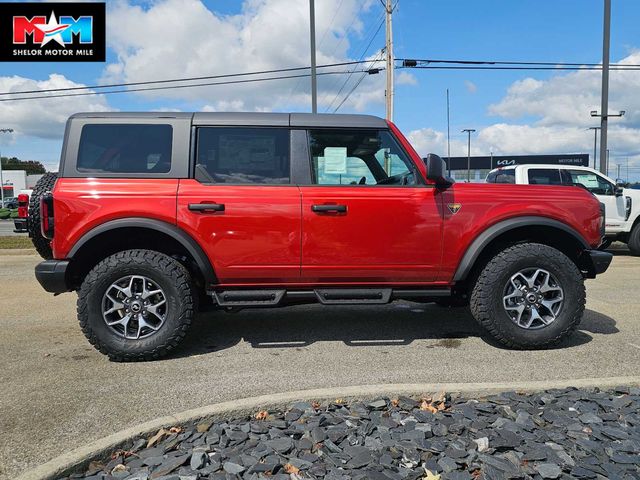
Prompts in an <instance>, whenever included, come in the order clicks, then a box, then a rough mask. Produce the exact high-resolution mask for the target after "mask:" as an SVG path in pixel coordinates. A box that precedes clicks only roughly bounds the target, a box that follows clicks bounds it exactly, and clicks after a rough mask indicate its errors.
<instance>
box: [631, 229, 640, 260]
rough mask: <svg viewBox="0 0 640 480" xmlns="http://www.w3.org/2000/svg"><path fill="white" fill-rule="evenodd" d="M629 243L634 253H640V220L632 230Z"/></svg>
mask: <svg viewBox="0 0 640 480" xmlns="http://www.w3.org/2000/svg"><path fill="white" fill-rule="evenodd" d="M628 245H629V250H631V253H632V254H633V255H640V222H639V223H636V226H635V227H633V230H631V233H630V234H629V243H628Z"/></svg>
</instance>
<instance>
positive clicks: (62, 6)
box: [0, 2, 105, 62]
mask: <svg viewBox="0 0 640 480" xmlns="http://www.w3.org/2000/svg"><path fill="white" fill-rule="evenodd" d="M0 61H3V62H57V61H67V62H104V61H105V4H104V3H97V2H90V3H50V2H45V3H7V2H0Z"/></svg>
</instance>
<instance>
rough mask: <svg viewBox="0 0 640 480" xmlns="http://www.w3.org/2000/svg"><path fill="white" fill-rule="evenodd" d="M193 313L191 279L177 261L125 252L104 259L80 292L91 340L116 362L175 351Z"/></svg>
mask: <svg viewBox="0 0 640 480" xmlns="http://www.w3.org/2000/svg"><path fill="white" fill-rule="evenodd" d="M193 316H194V301H193V294H192V286H191V278H190V276H189V272H188V271H187V269H186V268H185V267H184V266H183V265H182V264H180V262H178V261H177V260H175V259H173V258H171V257H169V256H167V255H165V254H163V253H159V252H155V251H151V250H126V251H123V252H118V253H116V254H114V255H111V256H110V257H107V258H105V259H104V260H102V261H101V262H100V263H98V265H96V266H95V267H94V268H93V269H92V270H91V272H89V274H88V275H87V277H86V278H85V280H84V282H83V283H82V286H81V288H80V290H79V292H78V320H79V321H80V326H81V328H82V331H83V333H84V334H85V336H86V337H87V339H88V340H89V342H90V343H91V344H92V345H93V346H94V347H95V348H96V349H97V350H99V351H100V352H102V353H104V354H105V355H108V356H109V358H110V359H111V360H114V361H140V360H152V359H157V358H160V357H162V356H164V355H166V354H167V353H168V352H169V351H171V350H172V349H174V348H175V347H176V346H177V345H178V344H179V343H180V341H181V340H182V339H183V338H184V336H185V335H186V333H187V329H188V328H189V326H190V325H191V321H192V319H193Z"/></svg>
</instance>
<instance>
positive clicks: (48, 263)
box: [36, 260, 69, 293]
mask: <svg viewBox="0 0 640 480" xmlns="http://www.w3.org/2000/svg"><path fill="white" fill-rule="evenodd" d="M68 266H69V261H68V260H45V261H44V262H40V263H39V264H38V265H36V279H37V280H38V282H40V285H42V288H44V289H45V290H46V291H47V292H51V293H64V292H68V291H69V287H68V286H67V267H68Z"/></svg>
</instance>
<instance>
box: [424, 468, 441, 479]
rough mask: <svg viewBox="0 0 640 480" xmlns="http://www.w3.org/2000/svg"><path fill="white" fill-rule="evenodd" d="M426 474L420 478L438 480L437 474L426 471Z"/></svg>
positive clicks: (438, 475)
mask: <svg viewBox="0 0 640 480" xmlns="http://www.w3.org/2000/svg"><path fill="white" fill-rule="evenodd" d="M425 470H426V471H427V474H426V475H425V476H424V477H422V480H440V474H439V473H433V472H432V471H431V470H427V469H425Z"/></svg>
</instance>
